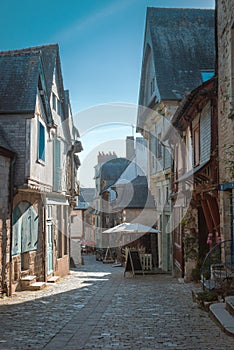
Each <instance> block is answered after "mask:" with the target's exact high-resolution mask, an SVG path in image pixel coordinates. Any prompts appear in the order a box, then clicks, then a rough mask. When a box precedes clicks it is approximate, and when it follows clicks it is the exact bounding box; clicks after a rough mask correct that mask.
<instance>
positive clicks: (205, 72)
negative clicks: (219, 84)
mask: <svg viewBox="0 0 234 350" xmlns="http://www.w3.org/2000/svg"><path fill="white" fill-rule="evenodd" d="M201 76H202V81H203V83H204V82H205V81H207V80H209V79H211V78H212V77H213V76H214V71H213V70H203V71H201Z"/></svg>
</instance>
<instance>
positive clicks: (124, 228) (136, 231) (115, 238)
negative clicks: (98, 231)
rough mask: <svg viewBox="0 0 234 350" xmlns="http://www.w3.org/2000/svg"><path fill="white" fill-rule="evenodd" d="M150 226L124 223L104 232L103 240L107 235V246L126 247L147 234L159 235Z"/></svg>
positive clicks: (157, 231)
mask: <svg viewBox="0 0 234 350" xmlns="http://www.w3.org/2000/svg"><path fill="white" fill-rule="evenodd" d="M159 232H160V231H159V230H156V229H154V228H152V227H150V226H146V225H142V224H139V223H135V222H133V223H129V222H124V223H122V224H120V225H117V226H114V227H111V228H109V229H108V230H105V231H103V234H104V235H103V238H104V236H105V235H106V238H105V240H106V245H107V246H109V247H118V246H124V245H126V244H129V243H130V242H133V241H135V240H137V239H138V238H140V237H142V236H143V235H145V234H147V233H159Z"/></svg>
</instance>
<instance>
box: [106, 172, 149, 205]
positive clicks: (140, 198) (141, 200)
mask: <svg viewBox="0 0 234 350" xmlns="http://www.w3.org/2000/svg"><path fill="white" fill-rule="evenodd" d="M113 188H115V191H116V192H117V199H116V201H115V203H114V206H113V207H114V208H127V209H131V208H132V209H133V208H135V209H136V208H137V209H143V208H148V209H150V208H151V209H155V202H154V198H153V196H152V194H151V192H150V191H149V189H148V182H147V178H146V176H137V177H136V178H135V179H134V180H132V181H131V182H129V183H126V184H122V185H121V184H117V185H116V186H113Z"/></svg>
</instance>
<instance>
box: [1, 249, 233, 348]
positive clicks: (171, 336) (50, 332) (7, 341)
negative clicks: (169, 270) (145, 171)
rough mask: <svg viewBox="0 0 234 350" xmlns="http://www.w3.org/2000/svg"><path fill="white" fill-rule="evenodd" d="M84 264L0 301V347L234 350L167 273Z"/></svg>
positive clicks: (88, 260)
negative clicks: (54, 280) (148, 273)
mask: <svg viewBox="0 0 234 350" xmlns="http://www.w3.org/2000/svg"><path fill="white" fill-rule="evenodd" d="M84 259H85V264H84V265H83V266H80V267H79V268H77V269H76V270H75V271H74V270H73V271H72V272H71V274H70V275H69V276H67V277H66V278H64V279H61V280H60V281H59V282H57V283H56V284H51V285H48V286H47V287H46V288H45V289H44V290H41V291H37V292H29V291H27V292H20V293H17V295H15V296H13V297H12V298H9V299H7V298H6V299H2V300H0V314H1V317H0V349H4V350H15V349H33V350H36V349H45V350H55V349H56V350H63V349H66V350H78V349H84V350H89V349H120V350H124V349H134V350H138V349H139V350H150V349H181V350H182V349H186V350H198V349H201V350H203V349H210V350H212V349H215V350H226V349H233V338H232V337H230V336H228V335H226V334H224V333H223V332H222V331H221V330H220V329H219V328H218V327H217V326H216V325H215V324H214V323H213V321H212V320H211V319H210V318H209V316H208V315H207V313H206V312H205V311H203V310H201V309H199V307H198V305H197V304H195V303H193V301H192V298H191V288H192V286H191V285H190V284H183V283H179V281H178V280H177V279H175V278H172V277H171V276H170V275H167V274H165V275H154V276H141V275H137V276H136V277H135V278H132V277H131V275H130V274H129V275H126V277H125V278H124V270H123V268H122V267H112V265H111V264H103V263H101V262H96V260H95V256H85V257H84Z"/></svg>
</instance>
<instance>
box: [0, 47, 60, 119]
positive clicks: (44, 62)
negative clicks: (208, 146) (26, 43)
mask: <svg viewBox="0 0 234 350" xmlns="http://www.w3.org/2000/svg"><path fill="white" fill-rule="evenodd" d="M55 71H56V72H57V74H58V89H59V94H60V97H61V99H62V100H64V88H63V79H62V72H61V64H60V59H59V49H58V45H57V44H54V45H45V46H37V47H32V48H26V49H21V50H13V51H3V52H0V112H1V113H7V112H8V113H13V112H17V113H19V112H33V111H34V110H35V103H36V95H37V88H38V82H39V76H41V79H42V85H43V89H44V90H46V91H45V93H46V95H47V97H46V99H47V101H46V103H45V104H46V108H47V112H48V113H49V114H51V112H50V111H48V108H49V105H48V102H49V99H50V95H51V90H52V84H53V75H54V72H55ZM64 115H65V112H64ZM49 117H50V115H49ZM49 120H50V118H49Z"/></svg>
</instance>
